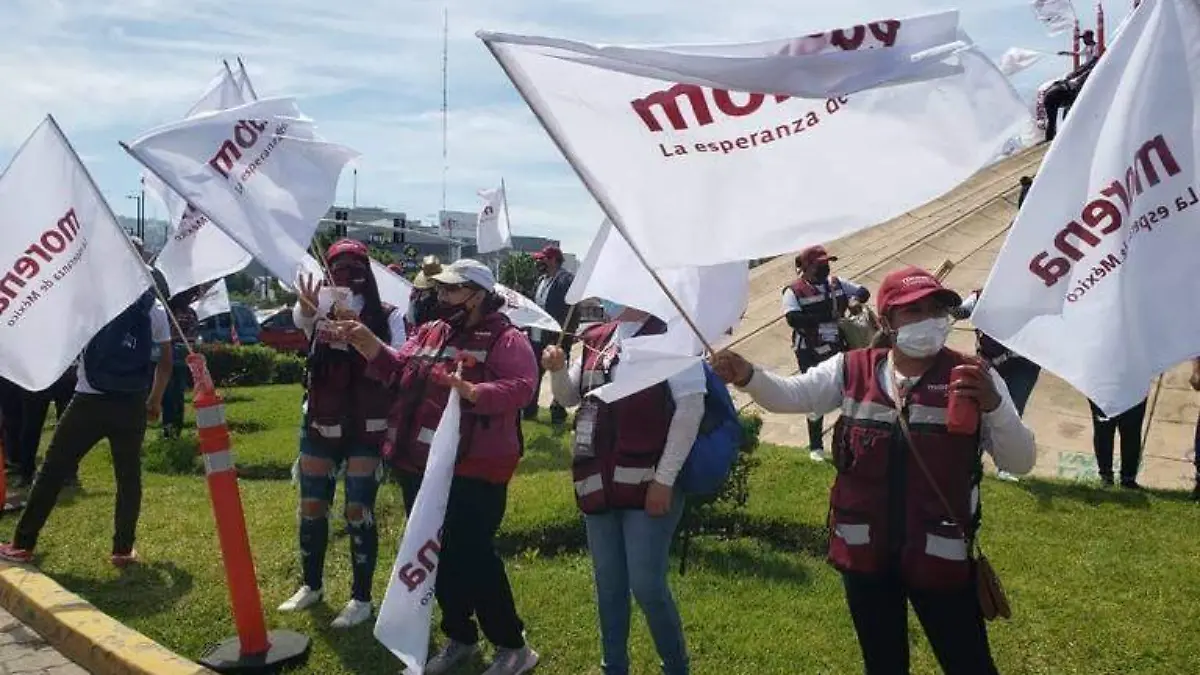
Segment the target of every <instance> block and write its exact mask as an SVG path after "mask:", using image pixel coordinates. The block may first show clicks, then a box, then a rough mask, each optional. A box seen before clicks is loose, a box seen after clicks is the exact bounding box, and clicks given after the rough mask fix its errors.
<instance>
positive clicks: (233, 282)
mask: <svg viewBox="0 0 1200 675" xmlns="http://www.w3.org/2000/svg"><path fill="white" fill-rule="evenodd" d="M225 287H226V288H228V289H229V293H230V294H231V295H232V294H234V293H241V294H251V293H253V292H254V277H252V276H250V275H249V274H248V273H247V272H245V271H241V272H235V273H233V274H230V275H229V276H227V277H225Z"/></svg>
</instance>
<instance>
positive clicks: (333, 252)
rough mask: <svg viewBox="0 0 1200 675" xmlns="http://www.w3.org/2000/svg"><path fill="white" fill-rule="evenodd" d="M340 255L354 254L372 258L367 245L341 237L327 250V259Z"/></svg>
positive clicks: (365, 258) (367, 258)
mask: <svg viewBox="0 0 1200 675" xmlns="http://www.w3.org/2000/svg"><path fill="white" fill-rule="evenodd" d="M339 255H352V256H356V257H358V258H362V259H363V260H369V259H370V252H369V251H368V250H367V245H366V244H364V243H362V242H361V241H355V240H353V239H339V240H337V241H335V242H333V244H332V245H330V247H329V250H328V251H326V252H325V260H328V261H331V260H333V259H334V258H336V257H338V256H339Z"/></svg>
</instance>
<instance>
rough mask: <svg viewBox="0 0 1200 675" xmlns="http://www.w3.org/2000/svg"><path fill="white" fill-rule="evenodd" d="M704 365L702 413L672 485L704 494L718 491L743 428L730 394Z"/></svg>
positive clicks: (737, 449)
mask: <svg viewBox="0 0 1200 675" xmlns="http://www.w3.org/2000/svg"><path fill="white" fill-rule="evenodd" d="M703 366H704V381H705V385H706V392H705V394H704V417H703V418H702V419H701V420H700V432H699V433H698V434H697V435H696V442H695V444H693V445H692V451H691V454H689V455H688V458H687V461H686V462H684V464H683V469H682V470H681V471H680V472H679V476H678V478H677V479H676V481H675V485H677V486H679V488H680V489H681V490H683V492H684V494H687V495H695V496H705V495H715V494H716V493H718V492H720V490H721V486H723V485H724V484H725V480H726V479H727V478H728V477H729V471H730V469H732V468H733V463H734V461H735V460H736V459H737V456H738V452H740V451H741V447H742V440H743V432H742V423H741V420H739V419H738V413H737V408H735V407H734V405H733V397H732V396H730V395H729V389H728V388H727V387H726V386H725V383H724V382H723V381H721V378H719V377H717V374H716V373H715V372H713V369H712V367H711V366H709V365H708V364H707V363H705V364H703Z"/></svg>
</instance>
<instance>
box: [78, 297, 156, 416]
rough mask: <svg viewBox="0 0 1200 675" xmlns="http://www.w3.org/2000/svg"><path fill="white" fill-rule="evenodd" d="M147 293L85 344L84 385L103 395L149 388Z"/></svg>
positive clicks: (151, 303)
mask: <svg viewBox="0 0 1200 675" xmlns="http://www.w3.org/2000/svg"><path fill="white" fill-rule="evenodd" d="M153 306H154V293H153V292H151V291H147V292H146V293H145V294H144V295H142V297H140V298H138V299H137V300H136V301H135V302H134V303H133V304H132V305H130V306H129V307H127V308H125V311H123V312H121V313H120V314H118V315H117V316H116V318H114V319H113V320H112V321H109V322H108V324H107V325H106V326H104V328H101V329H100V332H99V333H96V335H95V336H94V337H93V338H92V339H91V341H90V342H88V344H87V347H85V348H84V350H83V368H84V370H85V371H86V372H87V379H88V384H90V385H91V386H92V387H94V388H95V389H96V390H97V391H102V392H104V393H106V394H108V393H113V394H123V393H124V394H130V393H137V392H142V391H145V390H147V389H149V388H150V379H151V376H150V348H151V346H152V345H151V341H152V340H151V333H150V309H151V308H152V307H153Z"/></svg>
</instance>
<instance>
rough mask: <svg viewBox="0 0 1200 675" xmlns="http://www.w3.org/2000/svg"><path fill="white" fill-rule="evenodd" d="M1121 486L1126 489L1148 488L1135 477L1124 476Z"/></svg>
mask: <svg viewBox="0 0 1200 675" xmlns="http://www.w3.org/2000/svg"><path fill="white" fill-rule="evenodd" d="M1121 488H1122V489H1125V490H1145V489H1146V488H1144V487H1142V486H1141V485H1139V484H1138V482H1137V480H1135V479H1133V478H1122V479H1121Z"/></svg>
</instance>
